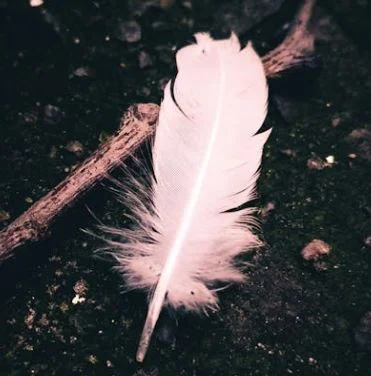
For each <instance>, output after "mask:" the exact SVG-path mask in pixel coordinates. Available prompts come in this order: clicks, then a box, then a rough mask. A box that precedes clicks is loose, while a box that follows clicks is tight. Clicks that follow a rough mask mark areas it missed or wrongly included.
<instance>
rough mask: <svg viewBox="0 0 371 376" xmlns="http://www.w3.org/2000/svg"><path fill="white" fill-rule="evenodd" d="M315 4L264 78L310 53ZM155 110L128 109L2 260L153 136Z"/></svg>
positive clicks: (36, 208) (10, 236) (16, 232)
mask: <svg viewBox="0 0 371 376" xmlns="http://www.w3.org/2000/svg"><path fill="white" fill-rule="evenodd" d="M314 5H315V0H306V1H305V2H304V4H303V6H302V8H301V9H300V11H299V12H298V15H297V17H296V19H295V21H294V23H293V27H292V29H291V31H290V32H289V34H288V35H287V37H286V39H285V40H284V41H283V42H282V44H281V45H279V46H278V47H277V48H275V49H274V50H273V51H271V52H269V53H268V54H267V55H265V56H264V57H263V58H262V60H263V64H264V68H265V71H266V75H267V77H275V76H277V75H280V74H281V73H282V72H284V71H286V70H288V69H289V68H290V67H292V66H293V65H297V64H298V63H299V62H300V61H301V60H302V59H303V57H305V56H308V55H309V54H312V52H313V45H314V43H313V37H312V36H311V35H310V34H309V33H308V30H307V26H308V22H309V19H310V16H311V13H312V10H313V7H314ZM158 111H159V106H158V105H157V104H153V103H148V104H136V105H133V106H131V107H130V108H129V109H128V110H127V111H126V112H125V114H124V115H123V117H122V119H121V123H120V128H119V130H118V131H117V133H116V134H115V135H114V136H113V137H112V138H111V139H109V140H108V141H107V142H106V143H105V144H103V145H101V146H100V147H99V148H98V149H97V150H96V151H95V152H94V153H93V154H92V155H91V156H90V157H89V158H88V159H86V160H85V161H84V162H83V163H82V164H81V166H80V167H78V168H76V169H75V170H74V171H72V172H71V173H70V175H69V176H68V177H67V178H66V179H64V180H63V181H62V182H61V183H60V184H58V185H57V186H56V187H55V188H53V189H52V190H51V191H50V192H49V193H48V194H47V195H45V196H44V197H42V198H41V199H39V200H38V201H37V202H36V203H34V204H33V205H32V206H31V207H30V208H29V209H28V210H27V211H26V212H25V213H23V214H22V215H21V216H20V217H18V218H17V219H16V220H15V221H14V222H12V223H11V224H10V225H9V226H8V227H6V228H5V229H4V230H2V231H1V232H0V260H4V259H6V258H8V257H10V256H11V255H12V254H13V251H14V250H15V249H16V248H17V247H19V246H21V245H24V244H25V243H27V242H29V241H37V240H39V239H41V238H42V237H44V236H45V234H46V233H47V230H48V229H49V228H50V226H51V224H52V223H53V222H54V221H55V219H56V218H57V217H58V216H59V215H60V214H61V213H62V211H63V210H64V209H66V208H67V207H68V206H70V205H71V204H72V203H73V202H74V201H76V200H77V198H79V197H80V196H81V195H82V194H83V193H84V192H86V191H87V190H88V189H90V188H91V187H93V186H94V185H95V184H96V183H97V182H98V181H100V180H102V179H103V178H104V177H105V176H107V174H108V173H109V172H110V171H111V170H112V169H114V168H115V167H117V166H118V165H119V164H120V163H121V161H122V160H124V159H125V158H127V157H128V156H129V155H130V154H132V153H133V152H134V151H135V149H136V148H137V147H138V146H139V145H140V144H141V143H142V142H143V141H144V140H145V139H147V138H148V137H149V136H150V135H151V134H152V133H153V132H154V129H155V124H156V122H157V116H158Z"/></svg>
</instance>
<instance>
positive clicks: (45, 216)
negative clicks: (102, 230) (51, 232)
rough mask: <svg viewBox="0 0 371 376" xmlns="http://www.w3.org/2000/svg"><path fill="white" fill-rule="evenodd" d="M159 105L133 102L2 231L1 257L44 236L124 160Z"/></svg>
mask: <svg viewBox="0 0 371 376" xmlns="http://www.w3.org/2000/svg"><path fill="white" fill-rule="evenodd" d="M158 110H159V106H158V105H156V104H153V103H148V104H136V105H134V106H131V107H130V108H129V109H128V110H127V111H126V112H125V114H124V115H123V117H122V119H121V123H120V128H119V130H118V131H117V132H116V134H115V135H114V136H112V137H111V138H110V139H109V140H108V141H107V142H106V143H104V144H103V145H101V146H100V147H99V148H98V149H97V150H96V151H95V152H94V153H93V154H92V155H91V156H90V157H89V158H87V159H86V160H85V161H84V162H83V163H82V164H81V165H80V166H79V167H78V168H76V169H75V170H74V171H72V172H71V173H70V175H69V176H67V178H66V179H64V180H63V181H62V182H61V183H60V184H58V185H57V186H56V187H55V188H53V189H52V190H51V191H50V192H49V193H48V194H47V195H45V196H44V197H42V198H41V199H40V200H38V201H37V202H36V203H35V204H33V205H32V206H31V207H30V208H29V209H28V210H27V211H26V212H25V213H23V214H22V215H21V216H20V217H18V218H17V219H16V220H15V221H14V222H12V223H11V224H10V225H9V226H8V227H7V228H5V229H4V230H3V231H1V232H0V260H1V259H5V258H7V257H9V256H10V255H11V252H12V251H13V250H14V249H15V248H16V247H18V246H20V245H22V244H24V243H25V242H26V241H37V240H39V239H40V238H42V237H43V236H44V235H45V233H46V231H47V229H48V228H49V227H50V225H51V224H52V222H53V221H54V220H55V219H56V217H57V216H58V215H59V214H60V213H61V212H62V210H63V209H65V208H66V207H68V206H69V205H71V204H72V203H73V202H74V201H75V200H76V199H77V198H78V197H79V196H80V195H81V193H83V192H85V191H86V190H87V189H88V188H90V187H92V186H93V185H94V184H95V183H97V182H98V181H99V180H101V179H103V178H104V177H105V176H106V174H107V173H108V172H109V171H110V170H112V169H113V168H115V167H116V166H117V165H119V164H120V162H121V160H122V159H123V158H125V157H126V156H128V155H129V154H130V153H132V151H133V150H135V149H136V148H137V147H138V145H140V144H141V143H142V142H143V141H144V140H145V139H146V138H147V137H148V136H149V135H150V134H152V133H153V131H154V128H155V124H156V121H157V115H158Z"/></svg>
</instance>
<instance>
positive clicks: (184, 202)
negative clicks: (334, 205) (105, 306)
mask: <svg viewBox="0 0 371 376" xmlns="http://www.w3.org/2000/svg"><path fill="white" fill-rule="evenodd" d="M195 38H196V43H195V44H192V45H189V46H187V47H184V48H182V49H181V50H179V51H178V53H177V56H176V60H177V67H178V74H177V76H176V79H175V81H174V82H173V83H168V85H167V87H166V89H165V95H164V100H163V102H162V104H161V110H160V115H159V121H158V125H157V129H156V134H155V137H154V141H153V146H152V159H153V172H154V174H153V177H152V181H151V190H150V192H149V193H148V192H143V187H142V185H141V183H140V181H136V180H133V181H132V186H131V189H130V190H129V191H128V192H126V196H125V198H124V201H126V202H128V203H129V205H130V206H131V207H132V208H133V211H134V216H135V218H136V223H137V226H136V228H135V229H131V230H129V229H123V230H119V231H118V233H119V234H120V235H122V237H123V239H124V240H123V242H122V243H115V247H116V248H118V252H117V253H116V256H115V257H116V258H117V259H118V261H119V269H120V271H121V272H122V273H123V275H124V277H125V279H126V283H127V284H128V286H129V287H131V288H140V289H146V290H147V291H149V301H150V303H149V308H148V314H147V319H146V322H145V325H144V329H143V333H142V337H141V340H140V345H139V349H138V352H137V360H138V361H142V360H143V358H144V356H145V353H146V350H147V348H148V345H149V341H150V337H151V335H152V332H153V330H154V327H155V325H156V322H157V320H158V317H159V315H160V312H161V309H162V307H163V306H164V304H168V305H170V306H172V307H173V308H175V309H177V308H180V307H182V308H185V309H186V310H190V311H207V310H210V309H211V310H214V309H217V308H218V299H217V295H216V291H215V289H213V288H212V286H213V285H215V283H218V282H241V281H243V280H244V275H243V274H242V271H241V268H240V267H238V265H236V263H235V258H236V256H238V255H239V254H241V253H243V252H246V251H248V250H250V249H251V248H254V247H256V246H258V245H259V244H260V241H259V239H258V237H257V236H256V235H255V234H254V233H253V231H252V227H253V226H254V224H255V222H254V219H253V216H252V213H253V210H252V209H251V208H244V209H241V210H233V209H235V208H238V207H240V206H241V205H243V204H244V203H246V202H247V201H250V200H252V199H253V198H255V185H256V180H257V178H258V175H259V167H260V163H261V157H262V151H263V146H264V144H265V142H266V140H267V139H268V137H269V134H270V130H268V131H265V132H263V133H257V132H258V130H259V129H260V127H261V126H262V124H263V122H264V119H265V117H266V112H267V98H268V89H267V83H266V78H265V74H264V69H263V65H262V62H261V60H260V58H259V57H258V55H257V54H256V53H255V51H254V49H253V47H252V46H251V44H248V45H247V46H246V47H245V48H243V49H241V46H240V43H239V41H238V39H237V37H236V36H235V35H234V34H232V36H231V37H230V38H229V39H226V40H213V39H212V38H211V37H210V36H209V35H208V34H204V33H199V34H196V35H195ZM135 191H137V193H133V192H135Z"/></svg>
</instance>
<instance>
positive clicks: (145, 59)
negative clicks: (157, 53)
mask: <svg viewBox="0 0 371 376" xmlns="http://www.w3.org/2000/svg"><path fill="white" fill-rule="evenodd" d="M138 61H139V68H141V69H143V68H146V67H149V66H150V65H152V59H151V56H150V55H149V54H148V53H147V52H145V51H140V52H139V56H138Z"/></svg>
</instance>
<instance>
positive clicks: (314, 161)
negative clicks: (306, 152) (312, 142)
mask: <svg viewBox="0 0 371 376" xmlns="http://www.w3.org/2000/svg"><path fill="white" fill-rule="evenodd" d="M307 167H308V168H309V169H310V170H323V169H324V168H325V167H326V162H325V161H324V160H322V159H321V158H320V157H317V156H316V155H314V156H312V157H311V158H309V159H308V161H307Z"/></svg>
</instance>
